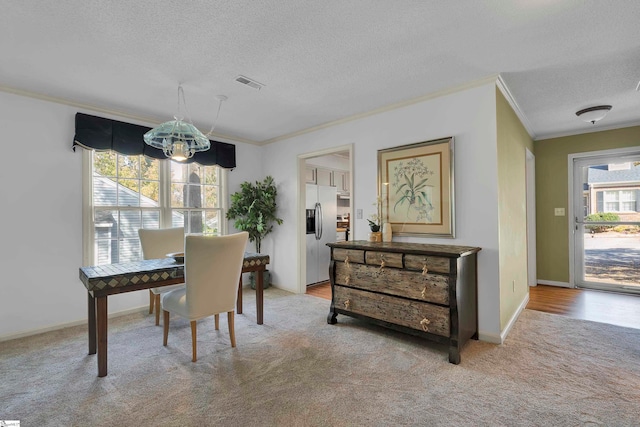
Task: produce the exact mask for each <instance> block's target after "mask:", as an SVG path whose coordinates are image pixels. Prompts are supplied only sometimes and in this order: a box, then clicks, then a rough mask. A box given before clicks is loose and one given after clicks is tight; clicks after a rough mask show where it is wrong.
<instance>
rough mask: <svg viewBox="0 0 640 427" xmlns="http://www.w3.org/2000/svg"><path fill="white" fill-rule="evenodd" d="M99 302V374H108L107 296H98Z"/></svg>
mask: <svg viewBox="0 0 640 427" xmlns="http://www.w3.org/2000/svg"><path fill="white" fill-rule="evenodd" d="M96 300H97V303H98V316H97V317H98V376H99V377H106V376H107V297H106V296H101V297H98V298H96Z"/></svg>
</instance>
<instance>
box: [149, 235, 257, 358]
mask: <svg viewBox="0 0 640 427" xmlns="http://www.w3.org/2000/svg"><path fill="white" fill-rule="evenodd" d="M248 237H249V233H247V232H246V231H243V232H241V233H237V234H230V235H227V236H187V237H186V239H185V253H184V262H185V264H184V268H185V269H184V278H185V284H186V288H185V289H177V290H174V291H171V292H168V293H166V294H164V295H162V312H163V316H164V341H163V345H165V346H166V345H167V339H168V337H169V313H174V314H177V315H178V316H181V317H184V318H186V319H188V320H189V321H190V322H191V346H192V352H193V357H192V361H193V362H195V361H196V360H197V352H196V321H197V320H199V319H202V318H205V317H209V316H212V315H213V316H215V328H216V330H217V329H219V314H220V313H224V312H226V313H227V319H228V322H229V336H230V339H231V347H235V346H236V336H235V330H234V323H233V322H234V314H235V311H234V310H235V307H236V300H237V297H238V283H239V281H240V274H242V263H243V260H244V250H245V246H246V245H247V240H248Z"/></svg>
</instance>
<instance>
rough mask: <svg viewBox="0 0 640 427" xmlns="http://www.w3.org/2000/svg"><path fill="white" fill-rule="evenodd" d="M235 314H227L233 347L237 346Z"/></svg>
mask: <svg viewBox="0 0 640 427" xmlns="http://www.w3.org/2000/svg"><path fill="white" fill-rule="evenodd" d="M234 314H235V312H234V311H233V310H231V311H229V312H227V319H228V323H229V336H230V337H231V347H235V346H236V330H235V327H234V324H233V319H234Z"/></svg>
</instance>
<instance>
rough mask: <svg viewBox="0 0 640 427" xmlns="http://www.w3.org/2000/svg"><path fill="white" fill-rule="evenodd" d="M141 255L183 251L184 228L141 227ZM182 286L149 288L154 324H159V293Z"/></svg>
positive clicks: (147, 257)
mask: <svg viewBox="0 0 640 427" xmlns="http://www.w3.org/2000/svg"><path fill="white" fill-rule="evenodd" d="M138 236H139V237H140V244H141V245H142V257H143V258H144V259H157V258H164V257H166V255H167V254H170V253H175V252H184V228H183V227H176V228H160V229H158V228H156V229H150V228H141V229H139V230H138ZM180 288H184V284H178V285H170V286H162V287H159V288H151V289H149V314H151V313H153V309H154V306H155V310H156V325H159V324H160V294H163V293H165V292H169V291H172V290H174V289H180Z"/></svg>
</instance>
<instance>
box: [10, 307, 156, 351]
mask: <svg viewBox="0 0 640 427" xmlns="http://www.w3.org/2000/svg"><path fill="white" fill-rule="evenodd" d="M148 310H149V306H148V305H144V306H141V307H136V308H130V309H128V310H123V311H117V312H115V313H109V319H111V318H114V317H120V316H126V315H127V314H133V313H138V312H140V311H147V312H148ZM86 324H87V319H81V320H74V321H73V322H67V323H60V324H58V325H54V326H48V327H46V328H38V329H31V330H29V331H23V332H19V333H17V334H10V335H3V336H0V342H3V341H10V340H15V339H18V338H24V337H29V336H31V335H38V334H43V333H45V332H51V331H57V330H59V329H64V328H69V327H71V326H79V325H86Z"/></svg>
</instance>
